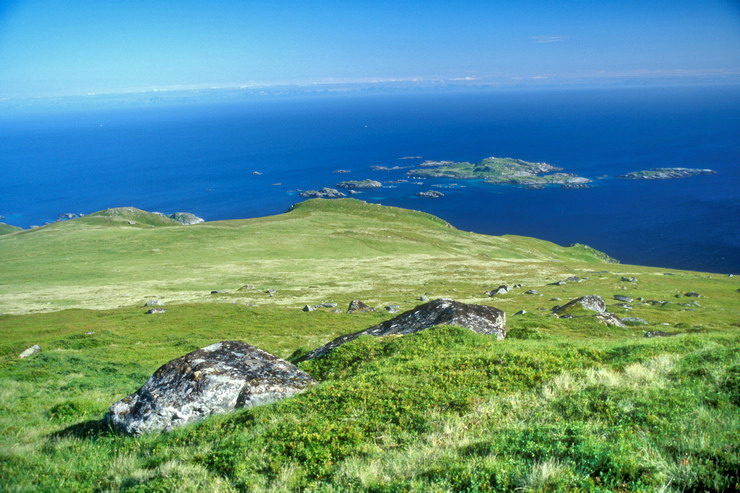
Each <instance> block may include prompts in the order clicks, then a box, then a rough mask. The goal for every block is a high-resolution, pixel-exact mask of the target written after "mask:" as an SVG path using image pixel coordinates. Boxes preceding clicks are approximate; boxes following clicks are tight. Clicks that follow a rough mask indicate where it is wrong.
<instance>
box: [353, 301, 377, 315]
mask: <svg viewBox="0 0 740 493" xmlns="http://www.w3.org/2000/svg"><path fill="white" fill-rule="evenodd" d="M374 311H375V308H372V307H370V306H367V305H366V304H365V303H363V302H362V301H360V300H352V301H350V303H349V307H347V313H363V312H374Z"/></svg>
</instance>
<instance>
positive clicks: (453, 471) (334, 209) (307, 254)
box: [0, 200, 740, 492]
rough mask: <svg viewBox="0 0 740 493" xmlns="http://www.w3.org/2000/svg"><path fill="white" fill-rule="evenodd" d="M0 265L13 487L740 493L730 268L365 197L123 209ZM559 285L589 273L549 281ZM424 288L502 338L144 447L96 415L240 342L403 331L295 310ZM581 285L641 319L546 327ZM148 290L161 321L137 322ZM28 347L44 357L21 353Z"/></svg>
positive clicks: (381, 348)
mask: <svg viewBox="0 0 740 493" xmlns="http://www.w3.org/2000/svg"><path fill="white" fill-rule="evenodd" d="M130 222H133V223H135V224H129V223H130ZM609 253H614V252H609ZM617 256H618V255H617ZM0 258H2V259H3V260H2V269H0V312H2V313H4V315H1V316H0V333H2V339H0V490H3V491H299V490H309V491H377V492H386V491H387V492H390V491H513V490H522V491H573V490H581V491H732V490H734V489H737V487H738V463H739V461H738V455H737V442H738V441H737V437H738V431H740V430H739V429H738V428H739V425H740V420H739V419H738V409H737V406H738V395H739V393H738V392H739V390H740V388H739V385H738V368H739V366H738V356H737V354H738V351H737V349H738V339H739V338H738V331H737V329H738V321H740V316H739V315H740V293H738V292H737V291H736V290H737V289H738V287H740V286H739V285H738V283H737V281H736V280H735V278H729V277H727V276H722V275H718V274H708V273H699V272H686V271H677V270H668V269H657V268H649V267H640V266H631V265H622V264H615V263H607V262H605V261H604V260H603V258H602V255H600V254H599V252H595V251H593V250H590V249H588V248H587V247H584V246H577V247H570V248H563V247H560V246H557V245H554V244H552V243H548V242H545V241H540V240H535V239H531V238H523V237H515V236H503V237H491V236H483V235H476V234H472V233H467V232H463V231H459V230H457V229H455V228H452V227H450V226H449V225H447V224H446V223H445V222H443V221H441V220H439V219H437V218H434V217H432V216H429V215H427V214H423V213H417V212H411V211H405V210H402V209H395V208H389V207H382V206H378V205H371V204H365V203H362V202H359V201H355V200H336V201H328V200H311V201H307V202H303V203H301V204H299V205H298V206H297V207H295V208H294V209H293V210H292V211H291V212H289V213H286V214H282V215H279V216H274V217H267V218H258V219H249V220H240V221H223V222H212V223H204V224H198V225H193V226H178V225H175V224H171V223H168V222H166V221H161V220H160V219H158V217H156V216H154V215H150V214H147V213H144V212H143V211H137V210H116V211H113V212H108V213H103V214H98V215H90V216H87V217H84V218H81V219H77V220H73V221H68V222H64V223H55V224H53V225H50V226H47V227H44V228H40V229H37V230H33V231H27V232H20V233H18V232H16V233H11V234H8V235H3V236H2V237H0ZM572 275H575V276H579V277H587V278H588V280H586V281H584V282H579V283H567V284H565V285H562V286H555V285H550V284H549V283H551V282H553V281H557V280H560V279H564V278H565V277H568V276H572ZM622 276H633V277H636V278H637V282H624V281H622V280H621V278H622ZM514 283H521V284H523V287H522V288H521V289H515V290H513V291H512V292H511V293H508V294H505V295H501V296H497V297H495V298H489V297H487V296H486V295H485V291H487V290H490V289H493V288H495V287H497V286H498V285H499V284H514ZM245 284H251V285H254V288H253V289H248V290H242V291H239V290H238V288H239V287H241V286H243V285H245ZM267 289H275V290H277V293H276V294H275V296H273V297H270V296H269V295H268V294H267V293H266V292H265V291H266V290H267ZM528 289H535V290H537V291H539V292H540V293H541V296H538V295H529V294H525V291H526V290H528ZM212 290H223V291H227V292H226V293H221V294H211V291H212ZM689 291H696V292H698V293H700V294H701V295H702V297H701V298H688V297H685V296H683V294H684V293H686V292H689ZM422 294H426V295H427V296H429V297H430V298H435V297H451V298H454V299H456V300H459V301H465V302H474V303H482V304H488V305H492V306H496V307H498V308H500V309H503V310H505V311H506V312H507V315H508V323H507V327H508V330H509V335H508V337H507V339H506V340H504V341H496V340H495V339H493V338H487V337H486V336H482V335H478V334H474V333H471V332H468V331H465V330H463V329H459V328H454V327H440V328H437V329H434V330H430V331H426V332H422V333H418V334H415V335H412V336H405V337H389V338H380V339H376V338H369V337H362V338H360V339H357V340H355V341H353V342H352V343H349V344H347V345H345V346H343V347H341V348H340V349H339V350H337V351H335V352H333V353H331V354H330V355H328V356H327V357H324V358H320V359H317V360H312V361H307V362H303V363H301V364H300V365H301V367H302V368H303V369H304V370H306V371H308V372H309V373H310V374H312V375H313V376H314V377H316V378H317V379H318V380H320V382H321V383H320V384H319V385H317V386H315V387H314V388H312V389H311V390H309V391H307V392H306V393H304V394H301V395H299V396H296V397H294V398H291V399H288V400H286V401H283V402H280V403H277V404H273V405H269V406H265V407H260V408H254V409H249V410H243V411H239V412H235V413H233V414H230V415H225V416H219V417H214V418H211V419H208V420H205V421H204V422H202V423H199V424H195V425H192V426H187V427H185V428H182V429H179V430H177V431H174V432H171V433H166V434H152V435H146V436H141V437H127V436H120V435H117V434H116V433H113V432H111V431H110V430H108V429H107V428H106V427H105V426H104V425H103V424H102V422H101V418H102V416H103V414H104V413H105V411H106V409H107V408H108V406H109V405H110V404H112V403H113V402H114V401H116V400H117V399H119V398H121V397H123V396H125V395H126V394H128V393H131V392H133V391H135V390H136V389H137V388H138V387H140V386H141V385H142V384H143V383H144V382H145V381H146V379H147V378H148V377H149V376H150V375H151V374H152V372H153V371H154V370H156V369H157V367H159V366H160V365H162V364H164V363H166V362H167V361H169V360H170V359H172V358H175V357H177V356H180V355H182V354H184V353H186V352H188V351H191V350H193V349H196V348H199V347H203V346H205V345H208V344H210V343H213V342H217V341H220V340H234V339H236V340H243V341H245V342H247V343H249V344H253V345H256V346H258V347H260V348H262V349H265V350H267V351H269V352H272V353H274V354H276V355H279V356H282V357H288V358H293V359H296V358H298V357H299V356H300V355H301V354H304V353H305V352H306V351H308V350H310V349H313V348H315V347H317V346H319V345H321V344H323V343H325V342H327V341H328V340H330V339H332V338H334V337H336V336H338V335H341V334H345V333H348V332H352V331H356V330H361V329H364V328H366V327H369V326H371V325H374V324H376V323H378V322H380V321H382V320H385V319H388V318H390V317H392V315H390V314H387V313H385V311H384V310H380V311H377V312H375V313H358V314H353V315H347V314H346V313H332V312H330V311H329V310H326V311H322V310H318V311H314V312H309V313H306V312H302V311H301V309H300V308H301V307H302V306H303V305H304V304H307V303H309V304H313V303H320V302H335V303H339V304H340V307H342V308H346V304H347V303H349V301H350V300H352V299H362V300H363V301H365V302H367V303H368V304H370V305H371V306H377V307H382V306H383V305H385V304H390V303H395V304H400V305H401V307H402V309H410V308H413V307H414V306H415V305H416V304H418V303H419V302H418V301H417V297H418V296H420V295H422ZM585 294H597V295H601V296H602V297H604V299H605V300H606V301H607V304H608V305H609V309H610V311H612V312H613V313H615V314H617V315H618V316H623V317H624V316H632V317H641V318H643V319H645V320H647V321H648V322H649V325H646V326H639V327H626V328H615V327H607V326H605V325H602V324H600V323H598V322H597V321H595V320H593V319H557V318H554V317H552V316H549V315H548V312H549V309H550V308H551V307H552V306H553V305H555V304H563V303H564V302H566V301H568V300H570V299H573V298H575V297H578V296H582V295H585ZM620 294H621V295H626V296H630V297H633V298H635V299H637V298H638V297H644V298H646V299H647V300H665V301H670V302H671V303H669V304H667V305H665V306H662V307H661V306H659V305H644V304H641V303H640V302H638V301H635V302H633V303H632V305H633V307H634V308H633V309H632V310H629V311H628V310H625V309H624V308H620V307H616V306H614V305H615V304H617V303H619V302H617V301H615V300H614V299H613V296H614V295H620ZM676 295H678V296H679V297H676ZM556 297H557V298H560V299H561V301H556V300H551V298H556ZM150 298H158V299H161V300H163V301H165V302H166V303H167V304H166V306H164V308H165V309H166V310H167V312H166V313H164V314H160V315H146V314H145V311H146V308H144V307H143V304H144V302H145V301H146V300H147V299H150ZM691 301H697V302H698V304H699V306H685V305H683V303H690V302H691ZM521 309H524V310H525V311H526V312H527V313H525V314H524V315H518V316H514V315H513V314H514V313H515V312H517V311H519V310H521ZM647 330H663V331H670V332H677V333H679V335H677V336H676V337H670V338H653V339H646V338H645V337H644V332H645V331H647ZM32 344H39V345H41V347H42V352H41V353H40V354H37V355H35V356H33V357H31V358H27V359H23V360H19V359H18V353H20V352H21V351H22V350H23V349H25V348H27V347H29V346H31V345H32Z"/></svg>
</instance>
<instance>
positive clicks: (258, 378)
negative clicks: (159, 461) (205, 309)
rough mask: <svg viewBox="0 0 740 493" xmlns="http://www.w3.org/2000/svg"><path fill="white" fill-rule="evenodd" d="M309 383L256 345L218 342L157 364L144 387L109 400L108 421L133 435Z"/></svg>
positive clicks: (291, 392) (257, 402)
mask: <svg viewBox="0 0 740 493" xmlns="http://www.w3.org/2000/svg"><path fill="white" fill-rule="evenodd" d="M313 383H314V380H313V378H311V376H310V375H309V374H307V373H305V372H303V371H301V370H299V369H298V368H296V367H295V366H294V365H292V364H291V363H288V362H287V361H285V360H282V359H280V358H278V357H277V356H273V355H272V354H269V353H267V352H265V351H263V350H261V349H259V348H256V347H254V346H250V345H249V344H245V343H243V342H239V341H225V342H218V343H216V344H211V345H210V346H206V347H204V348H201V349H198V350H196V351H193V352H191V353H188V354H186V355H184V356H181V357H180V358H177V359H174V360H172V361H170V362H169V363H167V364H165V365H163V366H161V367H160V368H159V369H158V370H157V371H156V372H155V373H154V375H152V376H151V377H150V378H149V380H148V381H147V382H146V383H145V384H144V386H143V387H141V388H140V389H139V390H137V391H136V392H135V393H133V394H131V395H129V396H128V397H124V398H123V399H121V400H120V401H118V402H116V403H115V404H113V405H112V406H111V407H110V409H109V411H108V414H107V415H106V421H108V422H109V423H110V424H111V425H113V426H114V427H115V428H116V429H118V430H119V431H122V432H124V433H128V434H134V435H138V434H141V433H147V432H152V431H167V430H170V429H172V428H175V427H177V426H182V425H184V424H187V423H191V422H194V421H198V420H200V419H203V418H205V417H207V416H210V415H212V414H222V413H226V412H229V411H231V410H233V409H236V408H243V407H252V406H257V405H260V404H268V403H270V402H274V401H277V400H280V399H284V398H286V397H290V396H291V395H294V394H296V393H298V392H301V391H303V390H304V389H306V388H307V387H308V386H310V385H311V384H313Z"/></svg>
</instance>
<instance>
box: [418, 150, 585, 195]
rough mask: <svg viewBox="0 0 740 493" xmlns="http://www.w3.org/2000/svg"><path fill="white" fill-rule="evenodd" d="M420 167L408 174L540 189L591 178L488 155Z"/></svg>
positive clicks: (577, 185) (574, 184) (577, 183)
mask: <svg viewBox="0 0 740 493" xmlns="http://www.w3.org/2000/svg"><path fill="white" fill-rule="evenodd" d="M420 166H422V168H416V169H412V170H410V171H409V172H408V173H407V175H408V176H410V177H423V178H455V179H481V180H484V181H485V182H486V183H494V184H507V185H520V186H525V187H528V188H541V187H544V186H545V185H561V186H564V187H566V188H581V187H584V186H586V184H588V183H591V180H589V179H588V178H584V177H582V176H577V175H574V174H572V173H557V172H558V171H561V170H562V168H557V167H555V166H553V165H551V164H548V163H531V162H528V161H523V160H521V159H513V158H499V157H489V158H486V159H483V160H482V161H479V162H477V163H469V162H452V161H425V162H423V163H421V165H420Z"/></svg>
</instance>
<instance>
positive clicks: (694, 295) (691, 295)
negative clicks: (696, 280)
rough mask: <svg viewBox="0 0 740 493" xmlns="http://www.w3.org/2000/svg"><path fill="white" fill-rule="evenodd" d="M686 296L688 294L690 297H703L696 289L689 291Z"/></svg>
mask: <svg viewBox="0 0 740 493" xmlns="http://www.w3.org/2000/svg"><path fill="white" fill-rule="evenodd" d="M684 296H688V297H689V298H701V297H702V296H701V295H700V294H699V293H696V292H694V291H689V292H688V293H686V294H685V295H684Z"/></svg>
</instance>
